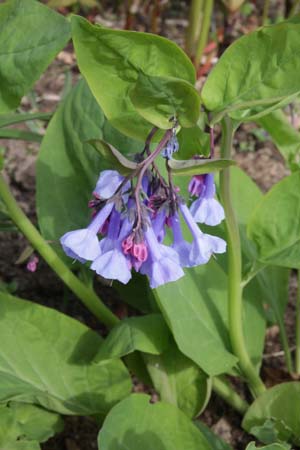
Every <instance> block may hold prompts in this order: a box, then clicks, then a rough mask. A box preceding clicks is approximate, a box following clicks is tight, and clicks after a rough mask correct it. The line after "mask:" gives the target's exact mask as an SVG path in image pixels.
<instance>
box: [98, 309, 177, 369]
mask: <svg viewBox="0 0 300 450" xmlns="http://www.w3.org/2000/svg"><path fill="white" fill-rule="evenodd" d="M169 340H170V332H169V330H168V327H167V326H166V324H165V321H164V320H163V318H162V316H161V315H160V314H149V315H147V316H142V317H129V318H127V319H124V320H122V321H121V322H120V323H119V324H118V325H116V326H115V327H114V328H113V329H112V330H111V331H110V333H109V335H108V337H107V338H106V339H105V340H104V341H103V343H102V345H101V347H100V349H99V352H98V353H97V355H96V357H95V362H97V361H101V360H105V359H111V358H121V357H122V356H125V355H128V354H129V353H132V352H134V351H135V350H139V351H140V352H145V353H150V354H153V355H159V354H160V353H162V352H163V351H164V350H165V349H166V348H167V347H168V345H169Z"/></svg>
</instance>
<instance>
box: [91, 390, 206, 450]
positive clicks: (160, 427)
mask: <svg viewBox="0 0 300 450" xmlns="http://www.w3.org/2000/svg"><path fill="white" fill-rule="evenodd" d="M98 446H99V447H98V448H99V449H100V448H101V450H128V449H130V450H174V449H186V450H211V447H210V445H209V444H208V442H207V441H206V439H205V437H204V436H203V435H202V434H201V432H200V431H199V430H197V428H196V427H195V425H194V424H193V423H192V422H191V421H190V420H189V419H188V418H187V417H186V415H185V414H184V413H183V412H181V411H180V410H179V409H178V408H176V407H175V406H173V405H170V404H168V403H163V402H158V403H155V404H151V403H150V397H148V396H147V395H144V394H133V395H131V396H130V397H128V398H126V399H125V400H123V401H122V402H120V403H119V404H118V405H116V406H115V407H114V408H113V409H112V410H111V411H110V413H109V414H108V416H107V418H106V419H105V421H104V424H103V427H102V429H101V431H100V433H99V437H98Z"/></svg>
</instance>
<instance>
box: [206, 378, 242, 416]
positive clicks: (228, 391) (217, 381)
mask: <svg viewBox="0 0 300 450" xmlns="http://www.w3.org/2000/svg"><path fill="white" fill-rule="evenodd" d="M212 388H213V391H214V392H215V393H216V394H217V395H218V396H219V397H221V398H222V399H223V400H225V402H226V403H228V405H230V406H232V407H233V408H234V409H235V410H236V411H237V412H239V413H240V414H245V412H246V411H247V409H248V408H249V404H248V403H247V402H246V401H245V400H243V399H242V398H241V397H240V396H239V394H238V393H237V392H236V391H235V390H234V389H233V388H232V386H231V385H230V383H229V382H228V380H226V378H225V377H214V378H213V385H212Z"/></svg>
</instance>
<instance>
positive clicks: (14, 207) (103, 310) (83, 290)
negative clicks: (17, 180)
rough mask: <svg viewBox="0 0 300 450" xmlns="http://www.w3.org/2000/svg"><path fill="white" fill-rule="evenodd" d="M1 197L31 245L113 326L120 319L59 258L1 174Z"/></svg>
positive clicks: (107, 323) (87, 305)
mask: <svg viewBox="0 0 300 450" xmlns="http://www.w3.org/2000/svg"><path fill="white" fill-rule="evenodd" d="M0 197H1V198H2V200H3V202H4V203H5V205H6V208H7V211H8V213H9V215H10V217H11V219H12V220H13V222H14V223H15V224H16V225H17V227H18V228H19V229H20V231H21V232H22V233H23V234H24V236H25V237H26V238H27V239H28V241H29V242H30V243H31V245H32V246H33V247H34V248H35V249H36V250H37V251H38V252H39V253H40V255H41V256H42V257H43V258H44V260H45V261H46V262H47V263H48V264H49V266H50V267H51V269H52V270H54V272H55V273H56V274H57V275H58V276H59V278H61V280H62V281H63V282H64V283H65V284H66V285H67V286H68V287H69V288H70V289H71V291H73V292H74V294H75V295H76V296H77V297H78V298H79V299H80V300H81V301H82V303H83V304H84V305H85V306H86V307H87V308H88V309H89V310H90V311H91V312H92V313H93V314H94V315H95V316H96V317H97V319H99V320H100V321H101V322H103V323H104V324H105V325H106V326H107V327H109V328H111V327H113V326H114V325H116V324H117V323H118V322H119V319H118V318H117V317H116V316H115V315H114V314H113V313H112V312H111V311H110V310H109V309H108V308H107V307H106V306H105V305H104V303H102V301H101V300H100V299H99V297H98V296H97V295H96V294H95V292H94V291H93V290H92V289H90V288H88V287H87V286H85V285H84V283H82V282H81V281H80V280H79V279H78V278H77V277H76V276H75V275H74V274H73V273H72V272H71V270H69V269H68V267H67V266H66V265H65V263H64V262H63V261H62V260H61V259H60V258H59V256H58V255H57V254H56V253H55V251H54V250H53V249H52V248H51V246H50V245H49V244H48V243H47V242H46V241H45V240H44V239H43V237H42V236H41V234H40V233H39V232H38V230H37V229H36V228H35V227H34V225H33V224H32V223H31V222H30V220H29V219H28V218H27V217H26V215H25V214H24V213H23V211H22V210H21V208H20V207H19V205H18V204H17V202H16V200H15V198H14V197H13V195H12V194H11V192H10V190H9V187H8V186H7V184H6V182H5V180H4V178H3V176H2V175H1V174H0Z"/></svg>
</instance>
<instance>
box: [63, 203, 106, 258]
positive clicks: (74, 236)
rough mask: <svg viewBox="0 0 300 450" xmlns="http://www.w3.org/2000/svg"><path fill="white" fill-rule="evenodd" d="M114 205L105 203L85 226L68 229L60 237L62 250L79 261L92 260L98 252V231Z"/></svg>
mask: <svg viewBox="0 0 300 450" xmlns="http://www.w3.org/2000/svg"><path fill="white" fill-rule="evenodd" d="M113 207H114V204H113V203H107V204H106V205H105V206H104V207H103V208H102V209H101V210H100V211H99V212H98V213H97V214H96V216H95V217H94V219H93V220H92V222H91V223H90V224H89V226H88V227H87V228H82V229H79V230H75V231H69V232H68V233H66V234H64V235H63V236H62V237H61V238H60V242H61V245H62V247H63V249H64V252H65V253H66V254H67V255H68V256H70V257H71V258H74V259H77V260H78V261H80V262H85V261H93V260H94V259H95V258H97V256H98V255H99V254H100V249H99V240H98V236H97V234H98V232H99V229H100V228H101V227H102V226H103V224H104V223H105V221H106V219H107V218H108V216H109V215H110V213H111V211H112V209H113Z"/></svg>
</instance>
